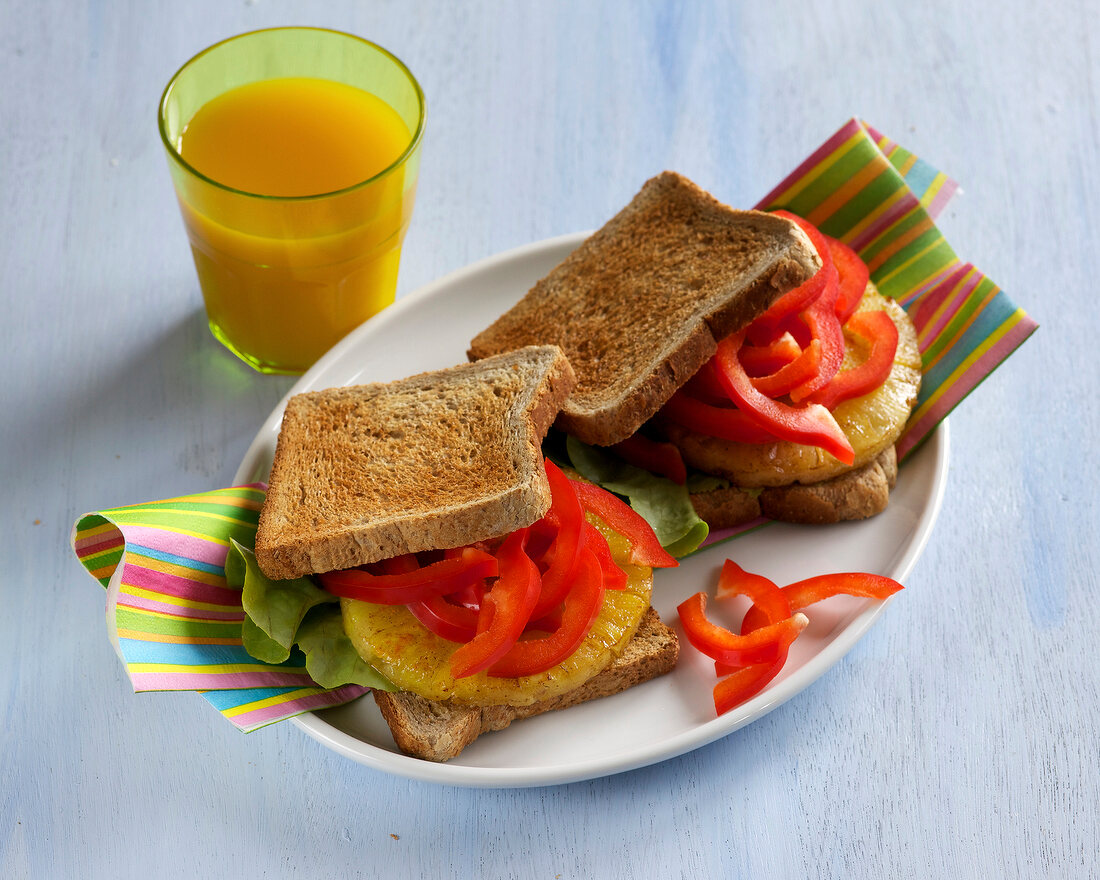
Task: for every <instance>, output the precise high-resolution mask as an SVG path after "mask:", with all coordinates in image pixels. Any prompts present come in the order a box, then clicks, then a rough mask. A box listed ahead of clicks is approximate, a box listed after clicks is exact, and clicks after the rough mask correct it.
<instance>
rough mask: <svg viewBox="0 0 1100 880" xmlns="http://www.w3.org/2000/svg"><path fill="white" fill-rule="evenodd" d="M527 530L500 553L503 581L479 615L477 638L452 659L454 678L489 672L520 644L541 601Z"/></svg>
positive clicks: (495, 586) (511, 537) (511, 538)
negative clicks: (528, 552) (517, 643)
mask: <svg viewBox="0 0 1100 880" xmlns="http://www.w3.org/2000/svg"><path fill="white" fill-rule="evenodd" d="M526 542H527V529H518V530H516V531H514V532H512V533H511V534H510V535H509V536H508V537H507V538H505V539H504V543H503V544H501V545H500V547H499V548H498V549H497V551H496V559H497V561H498V563H499V565H500V577H499V578H498V579H497V581H496V582H495V583H494V584H493V585H492V587H490V589H489V591H488V592H486V594H485V598H484V599H483V600H482V602H481V608H480V610H479V611H478V621H477V634H476V635H475V636H474V637H473V638H472V639H470V641H468V642H466V644H464V645H460V646H459V648H458V650H456V651H455V652H454V654H452V655H451V675H453V676H454V677H455V678H465V677H466V676H468V675H474V674H475V673H478V672H481V671H482V670H483V669H488V668H489V667H490V666H492V665H493V664H494V663H496V662H497V661H498V660H500V659H501V657H503V656H504V655H505V654H507V653H508V651H509V650H510V649H511V647H512V645H514V644H515V643H516V640H517V639H519V637H520V635H521V634H522V633H523V629H524V627H525V626H527V622H528V621H529V620H530V619H531V612H532V610H534V607H535V603H537V602H538V599H539V586H540V581H539V570H538V568H537V567H536V566H535V563H533V562H532V561H531V560H530V558H529V557H528V556H527V553H526V552H525V550H524V546H525V544H526Z"/></svg>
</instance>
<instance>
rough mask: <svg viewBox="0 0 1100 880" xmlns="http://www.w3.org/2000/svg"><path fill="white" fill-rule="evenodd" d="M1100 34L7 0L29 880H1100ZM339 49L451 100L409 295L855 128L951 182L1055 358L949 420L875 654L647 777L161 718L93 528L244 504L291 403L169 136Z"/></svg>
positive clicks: (19, 798)
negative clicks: (390, 770) (640, 195)
mask: <svg viewBox="0 0 1100 880" xmlns="http://www.w3.org/2000/svg"><path fill="white" fill-rule="evenodd" d="M1093 12H1094V10H1093V9H1092V8H1091V5H1090V4H1089V3H1087V2H1084V0H1080V2H1073V0H1059V2H1055V3H1051V4H1027V3H1022V2H1018V0H1011V2H1007V3H1006V2H1001V3H993V2H991V0H977V2H973V3H968V4H952V3H948V2H946V0H932V2H929V3H923V4H911V5H909V6H907V7H904V8H898V7H896V6H894V5H891V4H870V3H863V2H859V0H835V2H832V3H828V4H818V5H816V6H813V7H810V6H809V5H806V4H797V3H793V2H778V3H772V4H760V3H758V4H718V3H700V4H684V3H678V2H671V0H669V2H647V3H642V4H635V3H629V2H623V0H615V2H607V3H601V4H594V3H586V2H564V3H550V2H538V3H526V4H500V3H492V2H471V3H464V4H452V3H448V2H444V0H438V2H409V3H405V2H396V0H394V2H378V3H371V4H363V3H358V2H353V0H342V2H326V3H320V2H317V3H312V2H310V3H300V4H296V5H294V6H293V7H290V6H288V5H285V4H282V3H278V2H268V0H256V2H254V3H246V2H237V3H223V2H215V0H196V2H189V3H176V4H155V5H154V4H147V3H136V2H132V3H92V2H89V3H87V4H85V5H79V4H78V5H73V4H70V3H66V2H62V0H53V2H43V3H32V2H29V0H11V2H8V3H6V4H3V5H0V84H2V85H0V120H2V121H3V124H2V126H0V198H2V199H3V212H2V215H0V223H2V224H3V229H2V234H0V279H2V281H3V288H2V291H3V292H2V297H3V303H4V321H3V324H2V325H0V326H2V328H3V329H2V331H0V333H2V336H0V340H2V342H3V345H0V359H2V360H0V365H2V367H3V371H4V375H5V378H6V382H5V383H4V386H3V390H2V391H0V413H2V416H0V484H2V485H3V487H4V504H3V505H2V509H3V517H4V526H5V534H6V535H7V536H8V540H7V541H6V542H5V545H4V547H3V550H2V551H0V560H2V561H3V563H4V573H5V578H4V581H3V587H0V596H2V598H3V600H4V602H3V612H2V614H0V643H2V644H3V645H4V646H5V647H6V648H7V650H8V652H9V660H8V662H7V663H6V664H5V666H4V671H3V672H2V673H0V701H2V704H0V720H2V724H3V727H2V733H0V780H3V784H2V785H0V818H2V820H3V822H2V823H0V876H3V877H14V878H23V877H30V878H65V877H101V876H114V877H121V878H131V877H136V878H144V877H153V876H156V877H166V878H168V877H173V878H174V877H191V876H246V877H318V876H320V877H337V876H339V877H355V876H365V877H371V876H384V877H387V878H405V877H410V878H412V877H421V876H448V877H449V876H463V877H513V876H514V877H534V878H542V877H545V878H555V877H561V878H579V877H612V878H614V877H639V876H645V877H649V876H659V877H679V876H683V877H750V876H752V877H757V876H769V877H852V878H859V877H881V876H899V877H924V876H937V877H940V876H943V877H948V876H953V877H967V878H970V877H1005V876H1010V877H1017V876H1018V877H1089V876H1097V875H1098V874H1100V862H1098V856H1097V853H1098V851H1100V840H1098V837H1097V832H1096V815H1097V812H1098V810H1100V770H1098V763H1100V762H1097V760H1096V759H1097V746H1096V737H1095V731H1096V730H1097V729H1098V728H1100V671H1098V667H1100V664H1098V663H1097V662H1096V656H1097V652H1096V633H1097V632H1098V631H1100V614H1098V612H1097V600H1098V592H1100V591H1098V587H1100V584H1098V580H1097V574H1096V572H1097V571H1098V570H1100V553H1098V550H1097V543H1098V542H1097V540H1096V535H1097V534H1098V533H1100V513H1098V509H1100V506H1098V504H1097V502H1096V486H1097V485H1098V478H1100V472H1098V471H1100V468H1098V465H1097V461H1098V457H1097V455H1096V437H1097V436H1100V419H1098V407H1097V404H1096V398H1097V395H1096V385H1097V379H1098V378H1100V370H1097V367H1096V362H1095V359H1094V357H1093V352H1094V351H1095V348H1096V337H1097V331H1098V330H1100V322H1098V320H1097V317H1096V307H1095V293H1094V291H1093V289H1092V288H1093V285H1094V281H1095V279H1096V278H1097V277H1100V259H1098V257H1097V252H1096V249H1095V247H1094V246H1093V244H1092V243H1093V242H1095V241H1096V240H1097V239H1098V231H1100V230H1098V210H1100V198H1098V197H1100V186H1098V181H1097V177H1098V174H1100V171H1098V169H1100V156H1098V155H1097V152H1098V150H1097V140H1098V139H1097V131H1096V118H1097V112H1098V109H1100V108H1098V107H1097V103H1096V97H1095V95H1096V93H1097V90H1098V84H1100V68H1098V66H1097V61H1096V56H1095V52H1094V47H1095V45H1096V44H1097V41H1098V38H1100V34H1098V32H1097V27H1098V25H1097V23H1096V16H1095V15H1094V14H1093ZM288 23H307V24H316V25H322V26H329V27H336V28H341V29H345V30H350V31H353V32H356V33H360V34H362V35H364V36H366V37H368V38H371V39H374V40H376V41H378V42H380V43H382V44H383V45H385V46H387V47H389V48H391V49H392V50H394V51H395V52H396V54H398V55H399V56H400V57H402V58H403V59H404V60H405V61H406V62H407V63H408V64H409V65H410V67H411V68H412V69H413V70H414V71H415V72H416V73H417V74H418V76H419V77H420V79H421V82H422V84H423V86H424V89H425V92H426V93H427V96H428V101H429V108H430V109H429V128H428V135H427V139H426V141H425V144H424V154H423V166H422V171H421V185H420V192H419V198H418V204H417V208H416V215H415V217H414V220H413V225H412V228H411V231H410V234H409V238H408V241H407V245H406V248H405V255H404V260H403V265H402V272H401V281H400V289H401V292H407V291H410V290H413V289H415V288H416V287H418V286H420V285H421V284H424V283H426V282H428V281H430V280H432V279H434V278H437V277H439V276H440V275H442V274H444V273H446V272H448V271H450V270H453V269H455V268H458V267H460V266H463V265H465V264H467V263H469V262H471V261H473V260H475V259H479V258H482V257H485V256H488V255H490V254H493V253H496V252H498V251H500V250H503V249H505V248H508V247H513V246H516V245H520V244H524V243H526V242H529V241H534V240H538V239H542V238H545V237H548V236H551V235H557V234H562V233H566V232H572V231H575V230H578V229H585V228H591V227H593V226H596V225H599V224H600V223H601V222H602V221H603V220H604V219H606V218H607V217H608V216H610V214H611V213H613V212H614V211H615V210H617V209H618V208H619V207H621V205H622V204H624V203H625V202H626V201H627V200H628V199H629V198H630V196H631V195H632V194H633V192H634V191H635V190H636V189H637V188H638V186H639V185H640V184H641V183H642V181H643V180H645V179H646V178H647V177H649V176H651V175H652V174H654V173H656V172H658V171H660V170H662V169H663V168H674V169H676V170H679V171H682V172H684V173H685V174H687V175H688V176H690V177H693V178H694V179H696V180H698V181H699V182H700V183H701V184H703V185H704V186H707V187H708V188H710V189H712V190H713V191H714V192H715V193H716V195H718V196H719V197H720V198H722V199H723V200H725V201H727V202H729V203H731V204H735V205H749V204H752V203H753V202H755V201H756V200H757V199H758V198H760V197H761V196H762V195H763V194H764V193H765V192H767V191H768V189H770V188H771V186H772V185H774V183H776V182H777V181H778V180H779V179H780V178H781V177H782V176H783V175H784V174H786V173H787V172H788V171H789V170H790V169H791V168H792V167H793V166H794V165H795V164H796V163H797V162H798V161H800V160H801V159H802V158H803V157H804V156H805V155H806V154H807V153H808V152H809V151H810V150H811V149H813V148H814V147H816V146H817V145H818V144H819V143H820V142H821V141H822V140H823V139H824V138H825V137H826V136H828V135H829V134H831V133H832V132H833V131H834V130H835V129H836V128H837V127H838V126H839V125H840V124H841V123H842V122H844V121H845V120H846V119H847V118H849V117H850V116H852V115H859V116H861V117H863V118H865V119H867V120H869V121H870V122H871V123H872V124H874V125H875V126H876V127H877V128H879V129H880V130H881V131H883V132H884V133H886V134H888V135H889V136H891V137H892V138H894V139H896V140H897V141H899V142H900V143H902V144H904V145H905V146H906V147H908V148H910V149H912V150H913V151H914V152H915V153H917V154H918V155H920V156H921V157H923V158H925V159H927V160H928V161H929V162H930V163H931V164H933V165H934V166H936V167H938V168H942V169H943V170H945V171H947V172H948V173H949V174H951V175H952V176H954V177H955V178H956V179H958V180H959V181H960V182H961V183H962V185H963V188H964V190H965V193H964V195H962V196H960V197H958V198H957V199H956V200H955V201H954V202H953V203H952V204H951V205H950V206H949V207H948V209H947V211H946V212H945V214H944V216H943V218H942V220H941V226H942V228H943V229H944V231H945V232H946V233H947V235H948V237H949V239H950V240H951V242H952V244H953V246H954V247H955V248H956V250H957V251H958V252H959V254H960V256H961V257H963V258H964V259H967V260H971V261H973V262H974V263H975V264H976V265H978V266H980V267H981V268H982V269H983V270H984V271H985V272H987V273H988V274H989V275H990V276H991V277H992V278H994V279H995V280H996V281H997V283H998V284H1000V285H1001V286H1002V287H1004V289H1005V290H1007V291H1009V292H1010V294H1011V296H1012V297H1013V299H1014V300H1015V301H1017V302H1018V303H1019V304H1021V305H1023V306H1024V307H1026V308H1027V309H1028V310H1029V311H1030V312H1031V313H1032V314H1033V315H1034V316H1035V317H1036V318H1037V319H1038V320H1039V321H1040V323H1041V325H1042V326H1041V328H1040V330H1039V332H1038V333H1037V334H1036V335H1035V336H1034V337H1033V338H1032V339H1031V340H1030V341H1029V342H1028V343H1027V344H1026V345H1025V346H1024V348H1023V349H1022V350H1021V351H1020V352H1019V353H1017V354H1016V355H1015V356H1014V357H1013V358H1012V359H1011V360H1010V361H1009V363H1008V364H1007V365H1005V366H1004V367H1003V368H1002V369H1001V370H999V371H998V372H997V374H995V375H994V376H993V377H992V378H991V379H989V380H988V381H987V382H986V383H984V384H983V385H982V386H981V387H980V388H979V389H978V391H977V392H976V393H975V394H974V395H973V396H972V397H971V398H970V399H969V400H967V401H966V402H965V403H964V404H963V406H961V407H960V408H959V409H958V410H957V411H956V413H955V415H954V416H953V417H952V440H953V448H952V464H951V474H950V480H949V485H948V490H947V496H946V499H945V503H944V509H943V513H942V517H941V520H940V522H939V524H938V526H937V529H936V531H935V533H934V535H933V537H932V540H931V542H930V544H929V546H928V549H927V551H926V553H925V555H924V556H923V557H922V559H921V560H920V562H919V563H918V565H917V566H916V569H915V570H914V572H913V574H912V576H911V578H910V579H909V582H908V584H907V587H908V589H907V591H906V593H905V594H904V597H903V598H904V602H901V601H899V602H897V603H895V605H894V606H893V607H891V609H890V611H889V613H887V614H886V615H884V617H883V619H882V620H881V621H880V622H879V623H878V624H877V625H876V626H875V628H874V629H873V630H872V631H871V633H870V634H869V635H868V636H867V637H866V638H865V639H864V640H863V641H862V642H861V643H860V644H859V645H858V646H857V647H856V648H855V649H854V650H853V651H852V652H851V653H850V654H849V655H848V657H846V658H845V660H844V661H843V662H842V663H841V664H840V665H838V666H837V667H836V668H834V669H833V670H832V671H830V672H829V673H828V674H827V675H826V676H824V677H823V678H822V679H821V680H820V681H818V682H817V683H816V684H815V685H813V686H812V687H811V688H809V689H808V690H807V691H806V692H804V693H803V694H801V695H800V696H799V697H797V698H796V699H794V700H792V701H791V702H790V703H788V704H786V705H784V706H783V707H781V708H780V709H778V710H776V711H775V712H773V713H772V714H770V715H768V716H766V717H765V718H763V719H762V720H760V721H758V722H757V723H755V724H752V725H750V726H749V727H747V728H744V729H742V730H740V731H738V732H736V733H734V734H732V735H731V736H729V737H727V738H725V739H724V740H722V741H720V742H717V743H714V744H712V745H709V746H707V747H705V748H702V749H699V750H698V751H696V752H693V753H691V754H689V755H685V756H683V757H682V758H678V759H676V760H672V761H668V762H665V763H662V764H659V765H657V766H653V767H648V768H645V769H642V770H637V771H634V772H631V773H626V774H622V775H620V776H616V777H612V778H607V779H599V780H594V781H591V782H583V783H576V784H572V785H566V786H561V787H556V788H546V789H532V790H513V791H478V790H463V789H455V788H438V787H433V786H428V785H424V784H421V783H416V782H410V781H406V780H403V779H398V778H391V777H389V776H385V775H382V774H380V773H377V772H375V771H372V770H369V769H366V768H363V767H360V766H358V765H355V764H353V763H350V762H348V761H346V760H344V759H342V758H340V757H338V756H337V755H335V754H333V753H331V752H329V751H327V750H325V749H324V748H322V747H321V746H320V745H318V744H317V743H315V742H314V741H312V740H311V739H309V738H307V737H306V736H305V735H304V734H302V733H301V732H300V731H299V730H297V729H296V728H294V727H291V726H289V725H276V726H273V727H269V728H265V729H262V730H260V731H258V732H256V733H254V734H250V735H247V736H245V735H242V734H239V733H238V732H237V731H235V730H234V729H233V728H232V727H231V726H230V725H228V724H227V723H225V722H223V721H222V720H221V719H219V718H218V717H217V716H216V713H214V712H213V711H212V710H211V708H210V707H209V706H208V705H206V704H205V703H204V701H203V700H201V699H198V698H197V697H195V696H194V695H191V694H143V695H137V696H135V695H133V694H132V693H131V689H130V687H129V684H128V682H127V680H126V678H125V675H124V673H123V671H122V669H121V667H120V664H119V663H118V660H117V658H116V657H115V655H114V652H113V651H112V649H111V647H110V645H109V644H108V642H107V639H106V633H105V629H104V624H103V617H102V613H103V591H102V588H100V587H99V586H98V585H97V584H96V583H95V582H94V581H92V580H91V579H90V578H89V577H88V576H87V574H85V573H84V572H83V571H82V569H81V568H80V567H79V565H78V563H77V562H76V560H75V558H74V557H73V556H72V554H71V553H70V552H69V551H68V549H67V540H68V533H69V528H70V527H71V525H72V522H73V520H74V519H75V518H76V517H77V516H79V515H80V514H82V513H84V512H86V511H89V510H93V509H102V508H105V507H110V506H115V505H120V504H126V503H130V502H135V501H140V500H146V499H148V498H150V493H155V494H156V495H157V496H159V497H168V496H175V495H182V494H186V493H188V492H194V491H198V490H200V489H205V488H210V487H212V486H220V485H224V484H225V483H227V482H228V481H229V479H230V478H231V477H232V475H233V472H234V471H235V469H236V467H237V464H238V463H239V462H240V460H241V458H242V457H243V455H244V452H245V450H246V448H247V446H248V444H249V442H250V441H251V438H252V436H253V434H254V433H255V431H256V429H257V427H258V426H259V425H260V423H261V422H262V421H263V420H264V418H265V417H266V415H267V414H268V412H270V410H271V409H272V408H273V407H274V406H275V404H276V403H277V402H278V400H279V399H280V398H281V397H282V395H283V394H284V393H285V392H286V390H287V389H288V388H289V387H290V385H291V384H292V380H290V379H287V378H281V377H261V376H257V375H255V374H253V373H251V372H250V371H248V369H247V368H245V367H244V366H243V365H241V364H240V363H238V362H237V361H236V360H235V359H233V358H232V357H231V356H230V355H228V354H226V353H225V352H224V351H223V350H221V349H220V348H219V346H218V345H217V343H216V342H214V340H213V339H212V338H211V337H210V334H209V332H208V331H207V329H206V325H205V319H204V317H203V314H202V307H201V299H200V297H199V293H198V289H197V285H196V283H195V278H194V270H193V267H192V264H191V259H190V255H189V253H188V251H187V247H186V242H185V237H184V233H183V229H182V224H181V222H180V218H179V214H178V210H177V208H176V205H175V201H174V197H173V194H172V191H171V184H170V182H169V179H168V173H167V169H166V168H165V165H164V158H163V156H162V154H161V148H160V145H159V142H158V140H157V136H156V130H155V108H156V103H157V99H158V97H159V95H160V90H161V88H162V87H163V85H164V83H165V82H166V81H167V80H168V78H169V77H170V76H171V74H172V73H173V72H174V70H175V69H176V68H177V67H178V66H179V64H181V63H182V62H183V61H184V60H186V59H187V58H189V57H190V56H191V55H192V54H194V53H195V52H196V51H198V50H199V49H201V48H203V47H204V46H206V45H209V44H210V43H213V42H215V41H217V40H219V39H222V38H224V37H226V36H228V35H231V34H233V33H238V32H240V31H244V30H249V29H252V28H256V27H264V26H271V25H278V24H288Z"/></svg>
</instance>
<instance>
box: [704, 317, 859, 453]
mask: <svg viewBox="0 0 1100 880" xmlns="http://www.w3.org/2000/svg"><path fill="white" fill-rule="evenodd" d="M743 338H744V334H743V333H736V334H734V335H733V336H729V337H727V338H725V339H723V340H722V341H721V342H720V343H718V352H717V354H715V356H714V357H715V361H716V363H717V365H718V375H719V377H720V378H721V379H722V381H723V384H724V385H725V388H726V391H727V393H728V394H729V396H730V399H731V400H733V402H734V403H736V404H737V405H738V406H739V407H740V408H741V409H744V410H746V411H748V412H749V413H751V414H752V418H753V419H755V420H756V421H758V422H759V423H760V424H761V425H763V426H764V427H765V428H766V429H767V430H769V431H771V432H772V433H773V434H775V436H777V437H779V438H781V439H783V440H792V441H794V442H795V443H808V444H810V445H812V446H820V447H821V448H822V449H824V450H825V451H826V452H828V453H830V454H831V455H833V456H834V457H835V458H837V459H839V460H840V461H842V462H844V464H851V463H852V462H853V461H855V450H853V449H852V444H851V443H849V442H848V438H847V437H846V436H845V435H844V431H842V430H841V428H840V425H838V424H837V423H836V419H834V418H833V416H832V414H831V413H830V412H829V411H828V410H827V409H825V407H823V406H821V405H820V404H815V403H811V404H808V405H806V406H800V407H793V406H789V405H787V404H785V403H782V402H780V401H778V400H772V399H771V398H770V397H765V396H764V395H763V394H761V393H760V392H759V391H757V390H756V389H755V388H754V387H753V385H752V380H750V379H749V377H748V375H747V374H746V373H745V370H744V368H742V366H741V362H740V361H739V360H737V349H738V348H740V347H741V342H742V340H743Z"/></svg>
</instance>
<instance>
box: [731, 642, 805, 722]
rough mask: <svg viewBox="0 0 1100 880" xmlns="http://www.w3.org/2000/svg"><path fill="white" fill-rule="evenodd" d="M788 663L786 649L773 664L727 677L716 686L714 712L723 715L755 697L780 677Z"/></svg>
mask: <svg viewBox="0 0 1100 880" xmlns="http://www.w3.org/2000/svg"><path fill="white" fill-rule="evenodd" d="M786 662H787V649H786V648H784V649H783V651H782V652H781V653H780V656H779V657H777V658H776V660H775V661H774V662H773V663H754V664H753V665H752V666H743V667H741V668H740V669H738V670H736V671H735V672H734V673H733V674H732V675H727V676H726V677H725V678H723V679H722V680H721V681H720V682H718V684H716V685H715V686H714V711H715V712H716V713H717V714H719V715H722V714H724V713H726V712H728V711H729V710H730V709H732V708H734V706H740V705H741V704H742V703H744V702H745V701H746V700H750V699H752V698H753V697H755V696H756V695H757V694H758V693H760V692H761V691H762V690H764V688H765V687H766V686H767V685H768V683H769V682H771V680H772V679H774V678H775V677H776V676H777V675H779V672H780V670H782V668H783V664H785V663H786Z"/></svg>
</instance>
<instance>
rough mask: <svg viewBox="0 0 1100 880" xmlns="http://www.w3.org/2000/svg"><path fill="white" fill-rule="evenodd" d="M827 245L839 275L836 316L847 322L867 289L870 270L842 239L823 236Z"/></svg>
mask: <svg viewBox="0 0 1100 880" xmlns="http://www.w3.org/2000/svg"><path fill="white" fill-rule="evenodd" d="M825 241H826V243H827V244H828V246H829V256H831V257H832V258H833V265H834V266H836V271H837V275H839V276H840V290H839V292H838V293H837V298H836V316H837V318H838V319H840V323H841V324H847V323H848V319H849V318H850V317H852V315H853V314H854V313H855V310H856V308H857V307H858V306H859V301H860V300H861V299H863V292H864V291H865V290H866V289H867V282H868V280H870V277H871V272H870V270H869V269H868V268H867V264H866V263H864V262H863V260H861V259H860V258H859V254H857V253H856V252H855V251H854V250H852V249H851V248H850V247H848V245H846V244H845V243H844V242H842V241H837V240H836V239H835V238H830V237H829V236H827V235H826V236H825Z"/></svg>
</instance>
